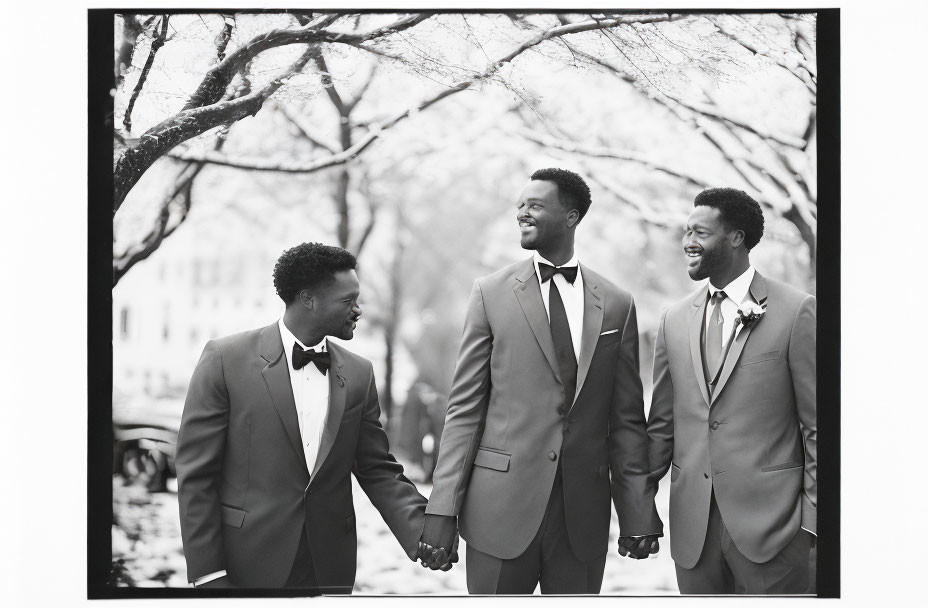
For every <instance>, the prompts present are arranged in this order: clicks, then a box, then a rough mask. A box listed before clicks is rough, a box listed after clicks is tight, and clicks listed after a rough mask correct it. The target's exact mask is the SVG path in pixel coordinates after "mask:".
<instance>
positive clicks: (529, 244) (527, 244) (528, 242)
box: [519, 236, 537, 250]
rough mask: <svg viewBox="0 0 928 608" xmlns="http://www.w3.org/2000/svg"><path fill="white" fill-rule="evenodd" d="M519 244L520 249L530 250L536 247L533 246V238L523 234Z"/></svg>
mask: <svg viewBox="0 0 928 608" xmlns="http://www.w3.org/2000/svg"><path fill="white" fill-rule="evenodd" d="M519 244H520V245H522V249H531V250H535V249H537V247H535V239H533V238H532V237H530V236H523V237H522V238H521V239H520V240H519Z"/></svg>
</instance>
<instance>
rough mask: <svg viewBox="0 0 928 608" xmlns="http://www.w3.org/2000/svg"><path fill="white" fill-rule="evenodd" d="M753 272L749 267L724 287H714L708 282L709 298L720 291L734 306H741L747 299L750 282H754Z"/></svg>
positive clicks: (752, 268) (751, 267)
mask: <svg viewBox="0 0 928 608" xmlns="http://www.w3.org/2000/svg"><path fill="white" fill-rule="evenodd" d="M754 272H755V271H754V267H753V266H750V265H749V266H748V269H747V270H745V271H744V272H742V273H741V276H739V277H738V278H736V279H734V280H733V281H731V282H730V283H729V284H728V285H726V286H725V287H716V286H715V285H713V284H712V282H711V281H710V282H709V296H710V297H711V296H713V295H715V292H717V291H719V290H722V291H724V292H725V295H726V296H728V297H729V298H731V299H732V301H734V303H735V304H741V303H742V302H744V300H745V298H746V297H747V295H748V290H750V289H751V282H753V281H754Z"/></svg>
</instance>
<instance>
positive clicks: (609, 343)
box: [596, 330, 622, 350]
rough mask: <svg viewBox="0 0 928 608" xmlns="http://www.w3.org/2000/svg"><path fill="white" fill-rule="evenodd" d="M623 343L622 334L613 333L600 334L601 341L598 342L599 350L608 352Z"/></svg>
mask: <svg viewBox="0 0 928 608" xmlns="http://www.w3.org/2000/svg"><path fill="white" fill-rule="evenodd" d="M621 342H622V332H621V331H618V330H616V331H613V332H611V333H603V334H600V336H599V340H598V341H597V342H596V349H597V350H608V349H612V348H615V347H616V346H618V345H619V344H620V343H621Z"/></svg>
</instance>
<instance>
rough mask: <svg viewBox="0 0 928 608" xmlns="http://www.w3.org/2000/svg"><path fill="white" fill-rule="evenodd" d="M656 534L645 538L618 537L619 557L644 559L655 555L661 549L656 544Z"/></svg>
mask: <svg viewBox="0 0 928 608" xmlns="http://www.w3.org/2000/svg"><path fill="white" fill-rule="evenodd" d="M658 537H659V535H658V534H648V535H646V536H640V537H635V536H620V537H619V555H621V556H622V557H625V556H626V555H627V556H628V557H630V558H632V559H645V558H647V557H648V556H649V555H651V554H654V553H657V552H658V551H660V549H661V545H660V543H659V542H658V540H657V539H658Z"/></svg>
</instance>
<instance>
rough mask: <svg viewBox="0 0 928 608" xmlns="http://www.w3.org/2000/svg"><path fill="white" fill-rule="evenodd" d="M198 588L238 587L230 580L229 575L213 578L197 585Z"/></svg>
mask: <svg viewBox="0 0 928 608" xmlns="http://www.w3.org/2000/svg"><path fill="white" fill-rule="evenodd" d="M196 588H197V589H237V587H236V586H235V585H233V584H232V583H231V582H230V581H229V577H228V576H220V577H219V578H217V579H213V580H211V581H210V582H208V583H203V584H202V585H197V587H196Z"/></svg>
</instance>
